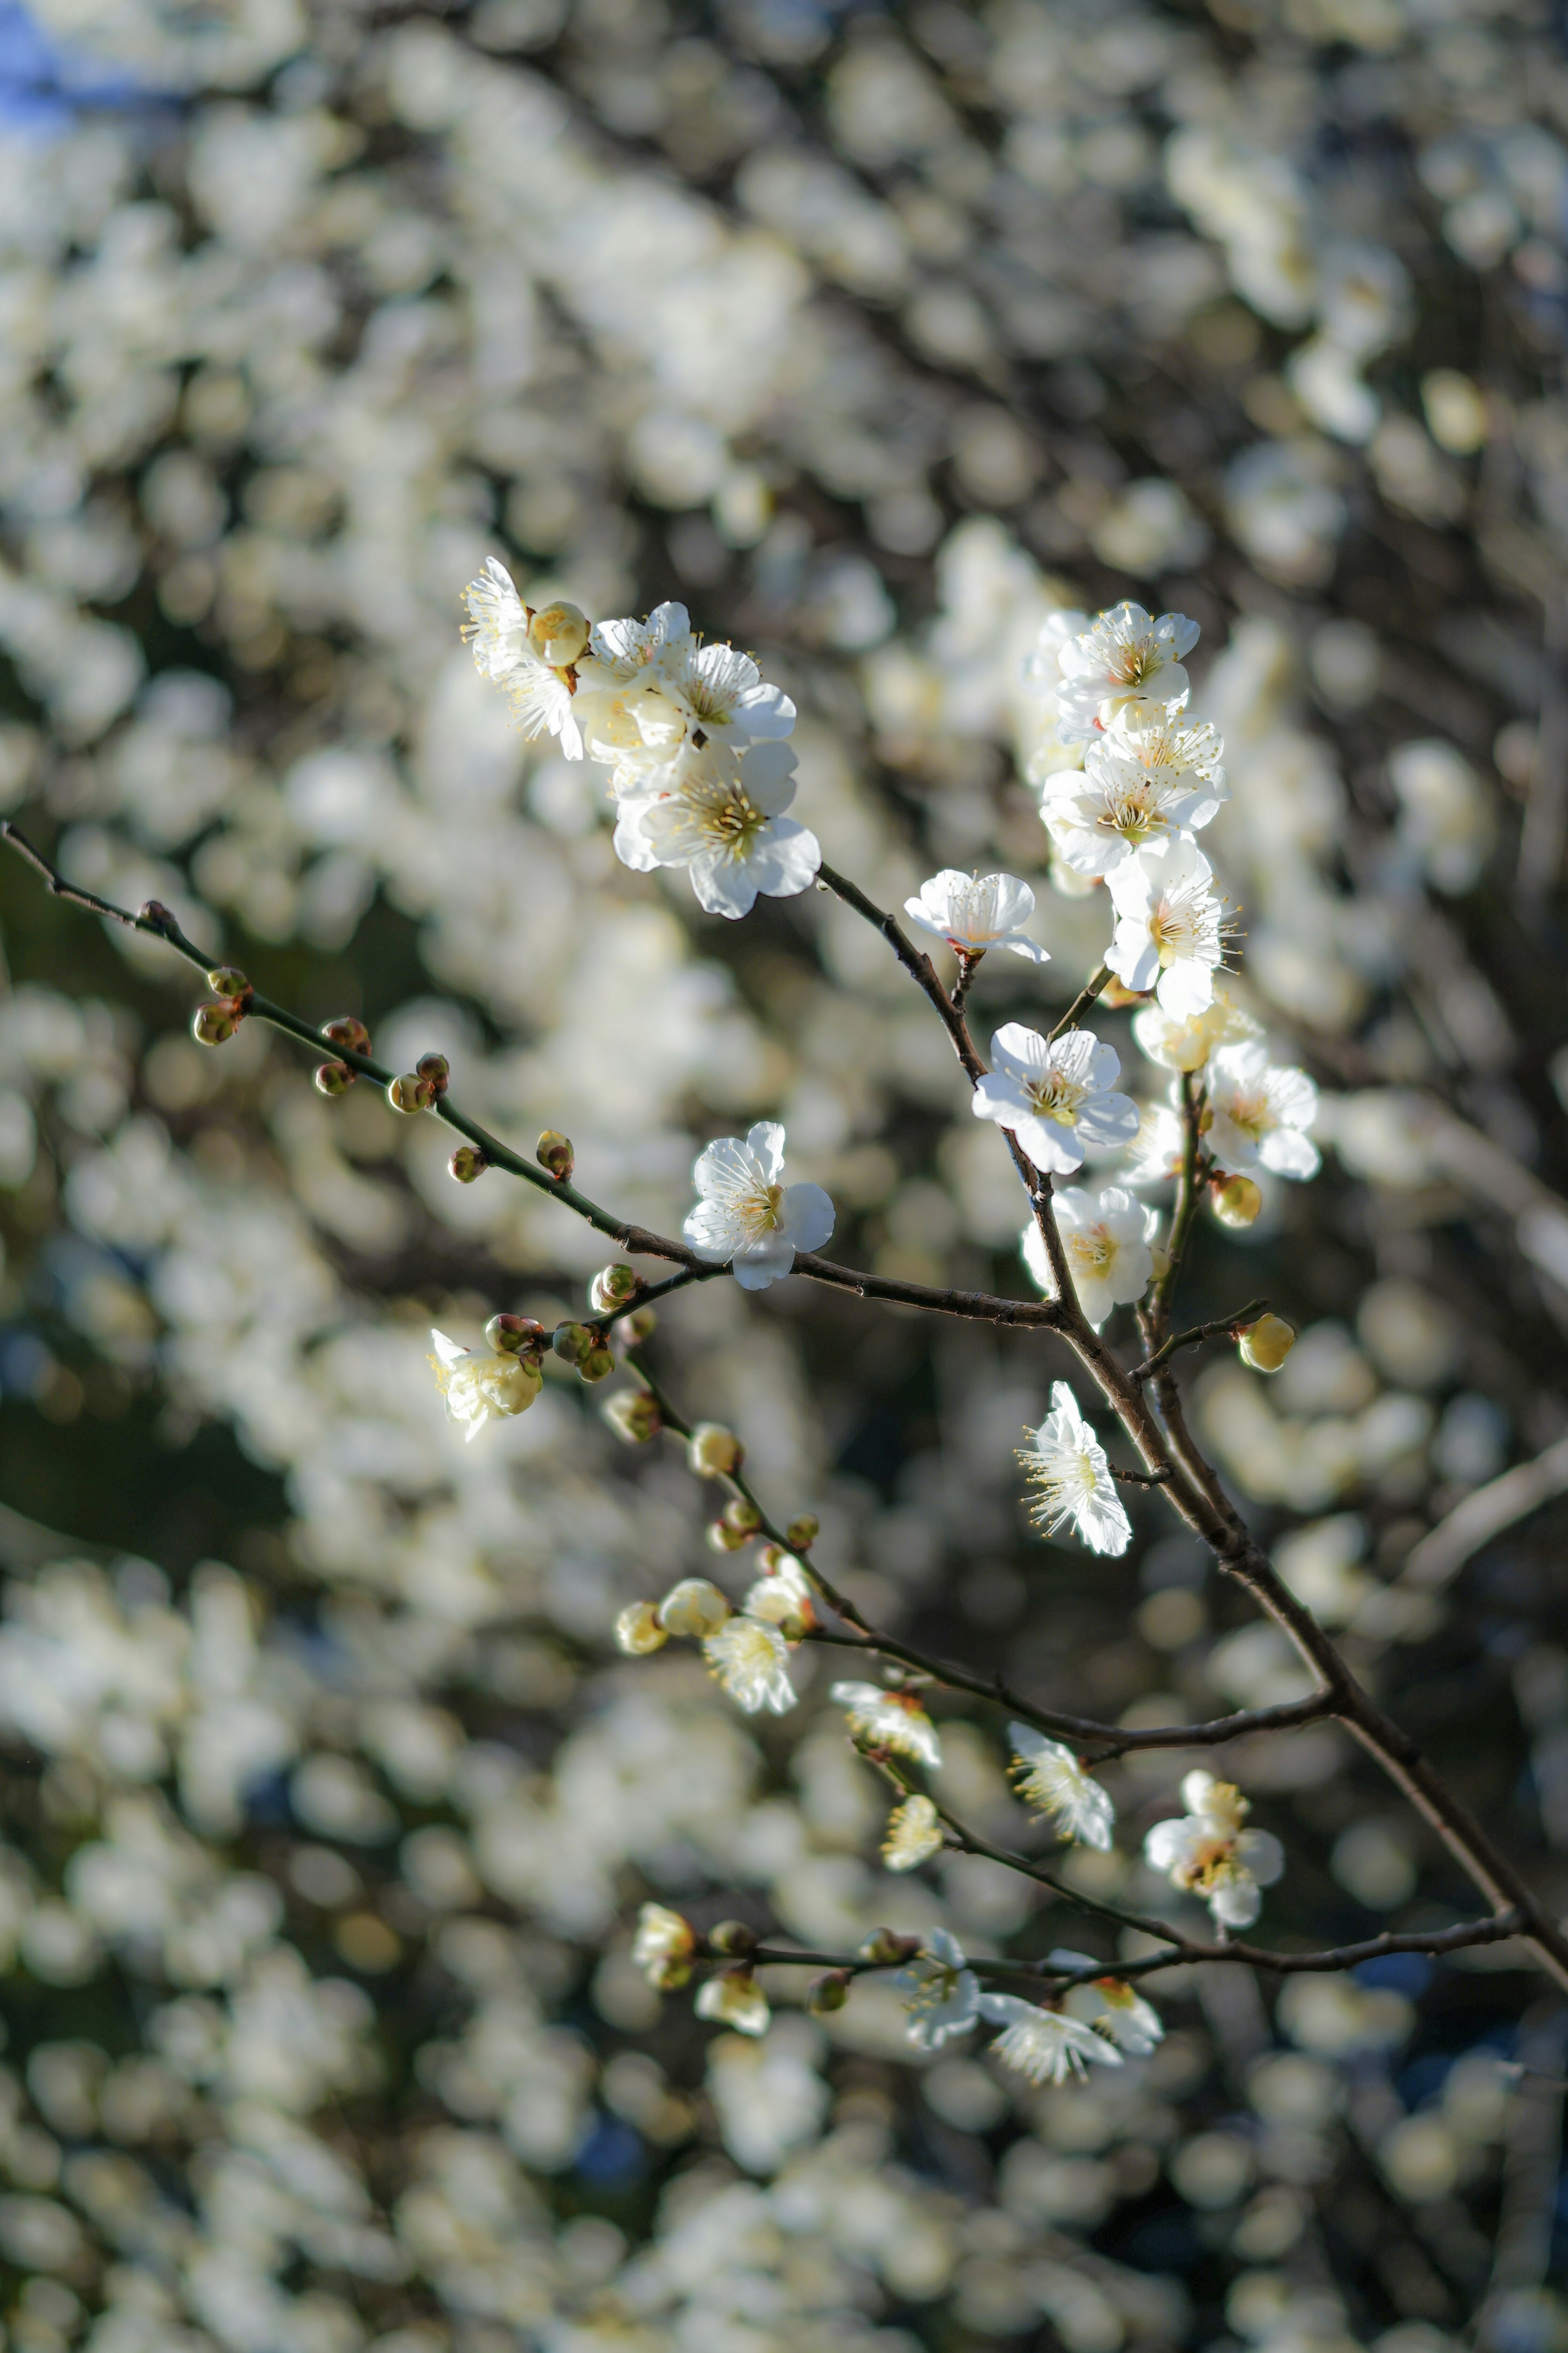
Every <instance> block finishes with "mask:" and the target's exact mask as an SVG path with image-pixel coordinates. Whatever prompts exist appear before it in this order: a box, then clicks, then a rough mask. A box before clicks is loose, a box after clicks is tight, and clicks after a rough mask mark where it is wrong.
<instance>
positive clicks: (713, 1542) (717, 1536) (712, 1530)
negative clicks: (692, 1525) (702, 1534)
mask: <svg viewBox="0 0 1568 2353" xmlns="http://www.w3.org/2000/svg"><path fill="white" fill-rule="evenodd" d="M707 1536H708V1549H709V1551H710V1552H739V1551H740V1550H741V1548H742V1546H743V1545H744V1543H745V1541H746V1539H745V1537H744V1536H743V1535H742V1533H741V1531H740V1529H739V1528H732V1527H731V1525H730V1524H729V1522H728V1521H727V1520H710V1522H709V1524H708V1529H707Z"/></svg>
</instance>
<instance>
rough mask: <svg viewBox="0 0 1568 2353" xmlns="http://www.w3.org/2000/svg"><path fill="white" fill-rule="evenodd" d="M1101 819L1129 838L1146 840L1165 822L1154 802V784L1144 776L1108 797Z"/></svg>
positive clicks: (1105, 824)
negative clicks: (1142, 778) (1144, 778)
mask: <svg viewBox="0 0 1568 2353" xmlns="http://www.w3.org/2000/svg"><path fill="white" fill-rule="evenodd" d="M1162 823H1163V820H1162V818H1161V816H1160V812H1159V810H1158V808H1157V807H1155V806H1154V792H1153V787H1152V786H1151V785H1150V784H1149V783H1148V782H1146V781H1143V780H1141V781H1140V782H1139V783H1137V784H1135V785H1127V786H1123V787H1122V789H1121V792H1120V793H1118V794H1116V795H1115V796H1114V797H1110V798H1108V799H1107V801H1106V804H1105V809H1104V813H1103V815H1102V816H1101V817H1100V824H1101V825H1102V826H1104V827H1105V828H1107V830H1108V831H1110V832H1111V833H1119V834H1121V837H1122V839H1124V840H1126V841H1146V840H1147V839H1148V838H1149V836H1150V834H1152V833H1154V832H1157V831H1158V830H1159V828H1160V826H1161V824H1162Z"/></svg>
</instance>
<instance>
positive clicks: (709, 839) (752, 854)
mask: <svg viewBox="0 0 1568 2353" xmlns="http://www.w3.org/2000/svg"><path fill="white" fill-rule="evenodd" d="M652 773H653V775H654V776H655V777H656V778H657V780H658V790H657V791H655V792H651V793H638V794H630V793H628V794H627V797H624V798H623V799H622V801H621V804H620V808H619V812H618V817H617V821H616V835H615V847H616V857H617V858H618V859H619V860H620V861H621V863H622V865H623V866H629V867H631V868H632V869H633V870H634V871H637V872H638V873H647V871H649V870H650V869H651V868H653V867H655V866H684V867H687V868H688V869H689V871H690V875H691V887H692V889H693V890H694V891H695V892H696V893H697V898H698V902H699V904H700V905H701V906H702V907H705V908H706V909H707V911H708V913H710V915H728V916H730V917H731V919H734V918H735V917H738V916H741V915H749V914H750V913H751V912H752V908H753V907H754V906H755V904H756V902H757V899H758V896H759V895H761V896H763V897H764V898H768V899H790V898H794V897H795V896H796V895H797V893H798V892H802V891H805V890H809V888H810V886H811V883H812V881H814V879H815V877H816V870H817V868H818V867H819V866H820V865H821V863H822V846H821V844H820V843H819V842H818V840H817V839H816V835H815V834H814V833H809V832H808V831H807V830H806V828H805V826H803V825H800V824H798V823H797V822H796V820H795V818H792V817H786V816H785V815H784V810H785V809H787V808H788V807H789V805H790V803H791V801H793V800H794V798H795V754H794V752H793V751H792V750H791V748H790V746H789V745H788V744H750V745H743V746H742V749H741V750H740V751H739V752H735V751H732V750H731V749H729V748H728V747H726V746H723V745H720V744H709V745H708V746H706V747H705V748H704V749H703V750H702V751H700V752H697V751H691V750H689V749H687V750H683V751H682V753H681V754H680V755H679V759H678V760H677V761H676V762H675V763H674V764H673V765H670V766H668V768H662V769H658V770H655V771H653V772H652ZM639 781H646V777H644V778H640V779H639Z"/></svg>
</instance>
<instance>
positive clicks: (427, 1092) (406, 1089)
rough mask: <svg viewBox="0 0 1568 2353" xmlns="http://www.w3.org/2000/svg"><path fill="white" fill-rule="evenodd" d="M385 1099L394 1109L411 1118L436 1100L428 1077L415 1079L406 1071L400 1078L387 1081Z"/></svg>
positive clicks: (411, 1073) (411, 1072) (427, 1108)
mask: <svg viewBox="0 0 1568 2353" xmlns="http://www.w3.org/2000/svg"><path fill="white" fill-rule="evenodd" d="M386 1100H387V1102H388V1103H390V1104H391V1105H392V1108H393V1110H394V1111H400V1112H403V1113H405V1114H406V1115H407V1116H408V1117H409V1118H412V1117H413V1115H414V1113H416V1112H420V1111H428V1110H429V1108H430V1106H431V1104H432V1103H434V1102H435V1100H436V1090H435V1088H434V1087H433V1086H432V1085H431V1084H430V1082H429V1080H428V1079H417V1078H416V1077H415V1075H414V1073H413V1071H405V1074H404V1076H403V1077H402V1078H400V1079H393V1080H391V1081H389V1082H388V1084H387V1090H386Z"/></svg>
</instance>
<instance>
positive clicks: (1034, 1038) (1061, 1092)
mask: <svg viewBox="0 0 1568 2353" xmlns="http://www.w3.org/2000/svg"><path fill="white" fill-rule="evenodd" d="M991 1062H992V1068H991V1069H990V1071H988V1072H987V1073H986V1075H985V1077H984V1078H983V1079H982V1080H981V1082H980V1083H979V1085H978V1086H977V1087H976V1088H975V1090H974V1092H973V1095H972V1096H971V1097H970V1109H971V1110H972V1111H973V1113H974V1116H975V1118H976V1119H992V1120H994V1121H995V1123H996V1124H997V1126H998V1127H1005V1128H1010V1129H1011V1130H1012V1132H1013V1134H1015V1135H1016V1137H1017V1139H1018V1142H1019V1144H1020V1145H1021V1146H1022V1147H1023V1149H1024V1151H1026V1153H1027V1154H1028V1155H1029V1157H1030V1159H1031V1160H1032V1161H1033V1162H1034V1164H1035V1166H1036V1167H1037V1168H1047V1169H1049V1170H1050V1171H1051V1173H1052V1174H1053V1175H1055V1176H1068V1175H1070V1174H1071V1172H1072V1171H1073V1169H1075V1168H1080V1167H1081V1166H1083V1155H1084V1147H1085V1145H1107V1146H1114V1145H1118V1144H1128V1143H1131V1139H1132V1137H1133V1136H1134V1135H1135V1134H1136V1133H1137V1130H1138V1106H1137V1104H1136V1103H1133V1101H1132V1099H1131V1096H1130V1095H1120V1094H1113V1093H1112V1092H1110V1089H1111V1086H1112V1084H1113V1082H1114V1081H1115V1080H1117V1079H1118V1078H1119V1077H1120V1076H1121V1060H1120V1059H1119V1057H1118V1056H1117V1054H1116V1051H1115V1050H1114V1049H1113V1048H1112V1047H1110V1046H1105V1045H1102V1044H1101V1043H1100V1039H1098V1038H1097V1037H1096V1036H1095V1035H1094V1032H1093V1031H1092V1030H1091V1029H1069V1030H1068V1031H1067V1033H1066V1034H1065V1036H1063V1037H1060V1038H1056V1039H1049V1038H1043V1037H1042V1036H1041V1035H1040V1033H1039V1031H1038V1030H1037V1029H1025V1028H1024V1026H1023V1025H1022V1023H1021V1022H1017V1021H1009V1022H1006V1023H1005V1025H1004V1026H1003V1028H1002V1029H998V1030H996V1031H995V1032H994V1034H993V1037H992V1039H991Z"/></svg>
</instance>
